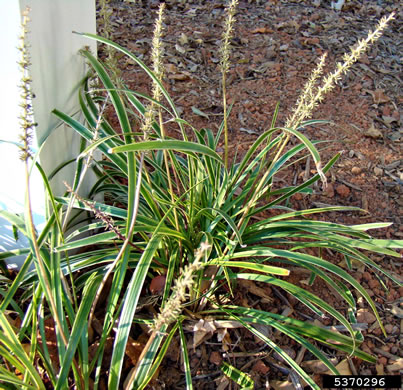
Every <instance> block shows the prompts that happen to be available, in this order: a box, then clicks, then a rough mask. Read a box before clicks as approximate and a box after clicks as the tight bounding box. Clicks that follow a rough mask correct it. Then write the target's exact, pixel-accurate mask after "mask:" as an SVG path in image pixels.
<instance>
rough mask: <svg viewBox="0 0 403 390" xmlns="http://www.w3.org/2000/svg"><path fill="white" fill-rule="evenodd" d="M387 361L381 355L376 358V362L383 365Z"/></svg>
mask: <svg viewBox="0 0 403 390" xmlns="http://www.w3.org/2000/svg"><path fill="white" fill-rule="evenodd" d="M387 363H388V359H386V357H385V356H382V357H380V358H379V359H378V364H383V365H385V364H387Z"/></svg>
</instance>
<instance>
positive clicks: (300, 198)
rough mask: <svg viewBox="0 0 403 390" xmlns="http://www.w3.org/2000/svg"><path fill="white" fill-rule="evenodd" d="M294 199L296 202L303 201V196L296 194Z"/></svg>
mask: <svg viewBox="0 0 403 390" xmlns="http://www.w3.org/2000/svg"><path fill="white" fill-rule="evenodd" d="M294 199H295V200H296V201H299V200H302V194H301V193H299V192H298V193H296V194H295V195H294Z"/></svg>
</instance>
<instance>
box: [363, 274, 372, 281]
mask: <svg viewBox="0 0 403 390" xmlns="http://www.w3.org/2000/svg"><path fill="white" fill-rule="evenodd" d="M362 278H363V279H364V280H365V281H367V282H368V281H369V280H371V279H372V275H371V274H370V273H369V272H368V271H365V272H364V273H363V274H362Z"/></svg>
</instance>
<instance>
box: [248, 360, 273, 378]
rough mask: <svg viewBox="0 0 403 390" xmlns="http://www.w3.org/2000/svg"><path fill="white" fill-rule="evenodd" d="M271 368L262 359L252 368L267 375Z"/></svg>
mask: <svg viewBox="0 0 403 390" xmlns="http://www.w3.org/2000/svg"><path fill="white" fill-rule="evenodd" d="M269 370H270V367H267V366H266V364H264V363H263V362H262V361H261V360H258V361H257V362H256V363H255V364H254V365H253V368H252V371H255V372H258V373H259V374H262V375H266V374H267V373H268V372H269Z"/></svg>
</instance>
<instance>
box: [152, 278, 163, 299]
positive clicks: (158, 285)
mask: <svg viewBox="0 0 403 390" xmlns="http://www.w3.org/2000/svg"><path fill="white" fill-rule="evenodd" d="M165 280H166V276H165V275H158V276H156V277H154V278H153V280H152V281H151V283H150V292H151V294H153V295H161V294H162V293H163V292H164V288H165Z"/></svg>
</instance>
